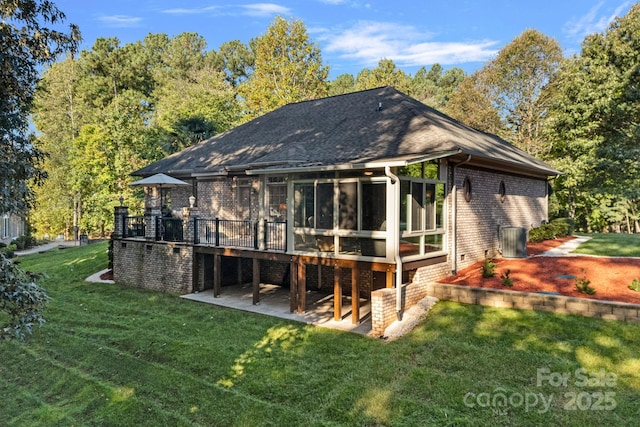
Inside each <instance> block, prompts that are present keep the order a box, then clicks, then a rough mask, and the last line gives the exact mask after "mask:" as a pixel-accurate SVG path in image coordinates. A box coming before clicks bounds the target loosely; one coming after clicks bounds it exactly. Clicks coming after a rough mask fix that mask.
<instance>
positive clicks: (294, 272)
mask: <svg viewBox="0 0 640 427" xmlns="http://www.w3.org/2000/svg"><path fill="white" fill-rule="evenodd" d="M289 265H290V266H291V267H290V272H289V274H290V275H291V279H290V280H289V282H290V287H289V311H290V312H291V313H295V311H296V308H298V263H297V262H296V261H291V263H290V264H289Z"/></svg>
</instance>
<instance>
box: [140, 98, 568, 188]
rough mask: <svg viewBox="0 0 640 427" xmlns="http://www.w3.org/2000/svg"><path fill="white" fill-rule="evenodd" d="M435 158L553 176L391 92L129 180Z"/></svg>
mask: <svg viewBox="0 0 640 427" xmlns="http://www.w3.org/2000/svg"><path fill="white" fill-rule="evenodd" d="M436 153H447V155H451V153H458V155H459V156H465V157H467V156H468V155H471V156H472V158H473V159H474V161H475V162H476V163H477V162H480V163H483V162H484V163H486V164H487V165H491V167H494V168H499V169H503V170H507V171H509V170H514V171H519V172H524V173H528V174H532V175H536V176H541V177H544V176H549V175H557V174H558V172H557V171H555V170H554V169H552V168H551V167H550V166H549V165H547V164H545V163H544V162H542V161H540V160H538V159H536V158H534V157H532V156H530V155H528V154H527V153H525V152H523V151H521V150H519V149H517V148H516V147H515V146H513V145H511V144H510V143H508V142H507V141H505V140H503V139H501V138H499V137H497V136H495V135H490V134H486V133H483V132H479V131H477V130H475V129H472V128H470V127H467V126H465V125H463V124H462V123H460V122H458V121H456V120H454V119H452V118H451V117H448V116H446V115H444V114H442V113H440V112H439V111H437V110H434V109H432V108H430V107H428V106H426V105H424V104H422V103H420V102H419V101H417V100H415V99H413V98H411V97H409V96H407V95H405V94H403V93H401V92H399V91H397V90H396V89H394V88H392V87H382V88H377V89H371V90H365V91H361V92H355V93H350V94H346V95H338V96H333V97H329V98H323V99H318V100H313V101H305V102H299V103H295V104H288V105H285V106H284V107H281V108H278V109H277V110H275V111H272V112H270V113H268V114H265V115H263V116H261V117H258V118H256V119H254V120H252V121H250V122H247V123H245V124H243V125H240V126H238V127H236V128H234V129H231V130H229V131H227V132H225V133H222V134H219V135H216V136H214V137H212V138H210V139H208V140H206V141H202V142H200V143H198V144H196V145H194V146H192V147H189V148H187V149H185V150H183V151H181V152H179V153H175V154H173V155H171V156H168V157H166V158H164V159H162V160H160V161H157V162H155V163H152V164H150V165H148V166H146V167H144V168H142V169H140V170H138V171H136V172H135V173H134V175H139V176H147V175H151V174H155V173H159V172H162V173H169V174H173V175H176V176H193V175H199V174H205V175H206V174H217V173H226V172H227V171H228V170H230V169H232V170H233V169H238V170H244V169H252V168H253V169H256V168H258V169H259V168H265V167H270V168H273V169H278V168H290V167H297V168H300V167H313V168H314V169H315V168H322V167H330V166H337V165H353V164H367V163H372V162H375V163H380V162H384V161H386V160H390V159H398V158H404V159H411V158H413V157H424V156H427V155H431V154H436Z"/></svg>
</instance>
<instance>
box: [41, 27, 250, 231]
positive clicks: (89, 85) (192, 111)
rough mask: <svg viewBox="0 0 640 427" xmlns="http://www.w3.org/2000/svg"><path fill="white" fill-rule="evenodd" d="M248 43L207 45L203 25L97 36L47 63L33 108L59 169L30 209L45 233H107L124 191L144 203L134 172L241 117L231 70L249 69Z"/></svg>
mask: <svg viewBox="0 0 640 427" xmlns="http://www.w3.org/2000/svg"><path fill="white" fill-rule="evenodd" d="M247 51H248V48H246V47H245V48H244V50H243V48H242V47H240V46H239V45H238V44H230V45H227V47H226V48H225V51H224V53H223V54H218V53H217V52H215V51H207V49H206V43H205V41H204V39H203V38H202V37H201V36H199V35H198V34H196V33H183V34H180V35H178V36H176V37H175V38H169V37H167V36H166V35H164V34H149V35H147V36H146V37H145V38H144V40H143V41H139V42H135V43H131V44H126V45H124V46H121V45H120V42H119V41H118V39H116V38H109V39H98V40H96V42H95V43H94V46H93V47H92V48H91V49H90V50H87V51H83V52H82V53H81V55H80V56H79V57H78V58H73V57H69V58H67V59H66V60H65V61H63V62H59V63H55V64H53V65H52V66H51V67H50V68H48V69H46V70H45V71H44V73H43V79H42V84H40V85H39V88H38V92H37V96H36V101H37V102H36V105H37V109H36V110H35V114H34V116H33V119H34V123H35V126H36V129H37V130H38V131H39V133H40V135H39V138H38V141H37V147H38V148H39V149H41V150H42V151H45V152H47V153H48V157H47V159H46V161H45V163H44V166H45V168H46V169H45V170H46V171H47V173H48V175H49V176H50V177H51V180H50V181H47V182H46V183H45V185H44V186H43V187H42V188H41V189H38V190H37V196H38V202H39V204H38V205H37V208H36V209H35V210H34V211H33V214H32V217H33V219H34V222H35V223H36V225H37V228H38V229H39V230H40V232H42V233H44V232H47V233H50V234H58V233H60V232H62V231H64V232H65V234H67V235H69V234H70V233H71V231H72V230H74V227H79V229H80V231H81V232H83V233H88V234H94V233H95V234H100V235H104V234H105V233H106V232H107V231H108V229H110V227H111V225H112V224H111V222H112V217H113V212H112V209H113V206H114V205H116V204H118V199H119V197H121V196H122V197H124V198H125V199H126V201H127V204H128V205H129V207H130V208H131V209H132V210H133V211H135V210H139V209H140V207H141V199H140V197H139V196H140V194H139V191H134V190H132V189H131V187H129V185H128V184H129V183H130V182H131V181H132V180H133V177H131V176H130V174H131V172H133V171H134V170H136V169H138V168H140V167H142V166H144V165H146V164H148V163H149V162H151V161H154V160H157V159H159V158H162V157H164V156H166V155H167V154H171V153H173V152H175V151H178V150H181V149H183V148H185V147H187V146H189V145H192V144H194V143H197V142H198V141H200V140H203V139H206V138H209V137H210V136H212V135H214V134H215V133H216V132H221V131H224V130H227V129H229V128H230V127H231V126H232V125H233V124H235V123H237V122H238V121H239V118H240V115H241V109H240V106H239V102H238V99H237V93H236V90H235V88H234V86H233V85H234V83H233V82H232V81H230V79H232V78H233V79H236V81H238V80H241V79H242V78H244V77H242V76H244V74H243V73H244V72H245V71H242V70H247V72H248V70H250V64H251V59H250V58H249V59H247V62H246V64H245V65H243V64H244V63H243V62H242V61H243V59H242V58H244V56H243V55H245V54H246V53H247ZM238 52H240V53H238Z"/></svg>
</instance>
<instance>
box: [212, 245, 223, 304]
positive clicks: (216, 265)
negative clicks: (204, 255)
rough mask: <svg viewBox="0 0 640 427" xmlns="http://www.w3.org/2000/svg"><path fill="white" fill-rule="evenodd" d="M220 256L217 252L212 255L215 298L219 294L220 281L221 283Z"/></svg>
mask: <svg viewBox="0 0 640 427" xmlns="http://www.w3.org/2000/svg"><path fill="white" fill-rule="evenodd" d="M221 262H222V257H221V256H220V255H218V254H214V255H213V296H214V297H215V298H217V297H219V296H220V283H221V270H222V265H220V264H221Z"/></svg>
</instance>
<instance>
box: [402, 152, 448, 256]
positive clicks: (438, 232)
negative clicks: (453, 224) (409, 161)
mask: <svg viewBox="0 0 640 427" xmlns="http://www.w3.org/2000/svg"><path fill="white" fill-rule="evenodd" d="M397 172H398V175H400V224H399V228H400V254H401V255H402V256H404V257H411V256H420V255H422V256H424V255H425V254H428V253H431V252H440V251H442V250H443V249H444V248H443V240H444V199H445V183H444V182H443V181H440V180H439V176H440V171H439V166H438V162H436V161H433V162H424V163H419V164H414V165H409V166H407V167H404V168H398V171H397Z"/></svg>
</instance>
